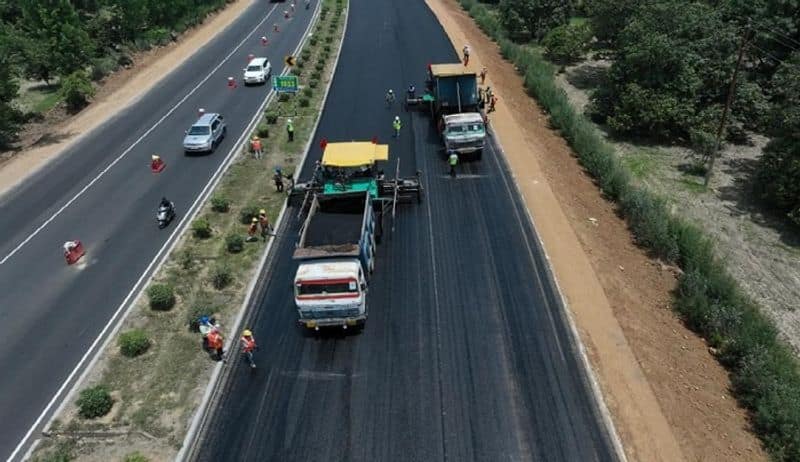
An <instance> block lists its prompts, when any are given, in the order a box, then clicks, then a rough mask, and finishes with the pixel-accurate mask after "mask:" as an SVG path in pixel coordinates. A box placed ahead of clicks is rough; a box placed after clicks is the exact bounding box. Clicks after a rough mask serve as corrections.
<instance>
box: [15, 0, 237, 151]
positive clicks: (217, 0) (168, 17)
mask: <svg viewBox="0 0 800 462" xmlns="http://www.w3.org/2000/svg"><path fill="white" fill-rule="evenodd" d="M225 3H226V0H169V1H164V0H0V147H6V146H7V145H8V143H10V142H11V141H12V140H13V139H14V135H15V133H16V131H17V129H18V126H19V124H20V123H21V122H22V121H23V120H24V115H23V114H21V113H20V111H18V110H17V109H15V107H14V105H13V100H14V98H16V96H17V92H18V88H19V80H20V79H34V80H43V81H45V82H52V81H55V80H58V81H62V82H63V83H68V84H69V85H68V86H67V88H64V85H62V91H64V92H65V95H64V96H65V98H66V100H67V103H68V105H70V106H72V107H73V108H75V109H76V108H78V107H80V105H81V104H82V102H85V96H87V93H91V85H90V84H89V80H88V79H89V78H90V77H91V78H92V79H93V80H98V79H100V78H102V77H103V76H105V75H106V74H108V73H109V72H111V71H113V70H114V69H116V68H117V67H118V66H119V65H125V64H129V63H130V59H131V58H130V56H129V53H130V51H133V50H136V49H145V48H149V47H150V46H153V45H156V44H163V43H165V42H167V41H168V40H170V39H171V38H172V36H173V34H174V33H176V32H177V33H180V32H183V31H184V30H186V29H187V28H188V27H190V26H192V25H194V24H197V23H198V22H200V21H201V20H202V19H203V18H204V17H205V16H206V15H207V14H208V13H209V12H210V11H213V10H215V9H217V8H219V7H220V6H222V5H224V4H225ZM67 77H69V78H67Z"/></svg>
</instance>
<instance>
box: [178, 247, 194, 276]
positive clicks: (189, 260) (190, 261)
mask: <svg viewBox="0 0 800 462" xmlns="http://www.w3.org/2000/svg"><path fill="white" fill-rule="evenodd" d="M195 258H196V255H195V253H194V251H193V250H192V249H191V248H187V249H185V250H183V251H181V252H180V253H179V254H178V264H180V266H181V268H183V269H184V270H187V271H188V270H190V269H192V268H194V263H195Z"/></svg>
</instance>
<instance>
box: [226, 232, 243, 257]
mask: <svg viewBox="0 0 800 462" xmlns="http://www.w3.org/2000/svg"><path fill="white" fill-rule="evenodd" d="M225 248H226V249H228V252H230V253H239V252H241V251H242V250H244V238H243V237H242V236H241V235H240V234H229V235H228V236H227V237H226V238H225Z"/></svg>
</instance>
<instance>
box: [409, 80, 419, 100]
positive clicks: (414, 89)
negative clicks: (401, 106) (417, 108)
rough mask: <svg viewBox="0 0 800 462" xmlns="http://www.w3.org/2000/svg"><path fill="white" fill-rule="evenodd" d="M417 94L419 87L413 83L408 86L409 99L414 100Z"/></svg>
mask: <svg viewBox="0 0 800 462" xmlns="http://www.w3.org/2000/svg"><path fill="white" fill-rule="evenodd" d="M416 93H417V87H415V86H414V84H413V83H412V84H411V85H409V86H408V99H414V98H415V95H416Z"/></svg>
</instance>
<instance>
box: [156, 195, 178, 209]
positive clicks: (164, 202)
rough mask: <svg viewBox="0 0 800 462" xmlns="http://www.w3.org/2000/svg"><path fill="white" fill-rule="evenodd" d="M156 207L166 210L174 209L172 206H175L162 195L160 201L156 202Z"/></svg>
mask: <svg viewBox="0 0 800 462" xmlns="http://www.w3.org/2000/svg"><path fill="white" fill-rule="evenodd" d="M158 208H159V209H167V210H172V209H174V208H175V204H173V203H172V202H170V201H169V200H167V198H166V197H162V198H161V202H160V203H159V204H158Z"/></svg>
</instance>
